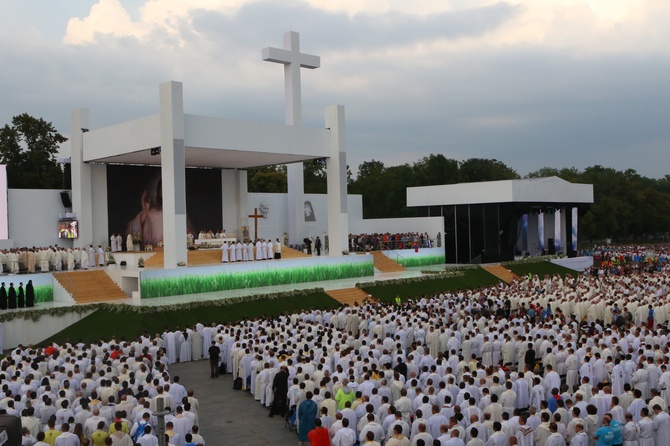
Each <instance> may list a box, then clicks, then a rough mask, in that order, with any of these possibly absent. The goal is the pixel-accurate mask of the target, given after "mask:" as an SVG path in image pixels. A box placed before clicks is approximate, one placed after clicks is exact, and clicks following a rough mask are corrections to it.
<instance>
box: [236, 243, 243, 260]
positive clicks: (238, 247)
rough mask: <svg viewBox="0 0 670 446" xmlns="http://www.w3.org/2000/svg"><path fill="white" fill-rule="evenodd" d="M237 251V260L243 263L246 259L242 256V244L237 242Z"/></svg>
mask: <svg viewBox="0 0 670 446" xmlns="http://www.w3.org/2000/svg"><path fill="white" fill-rule="evenodd" d="M235 250H236V251H237V252H236V253H235V259H236V260H237V261H238V262H241V261H242V260H243V258H244V257H243V256H242V242H237V246H236V247H235Z"/></svg>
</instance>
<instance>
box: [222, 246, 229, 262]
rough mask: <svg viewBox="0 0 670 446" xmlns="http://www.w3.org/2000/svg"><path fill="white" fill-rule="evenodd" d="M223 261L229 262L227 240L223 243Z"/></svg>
mask: <svg viewBox="0 0 670 446" xmlns="http://www.w3.org/2000/svg"><path fill="white" fill-rule="evenodd" d="M221 262H222V263H228V245H227V244H226V242H223V243H222V244H221Z"/></svg>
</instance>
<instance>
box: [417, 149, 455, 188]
mask: <svg viewBox="0 0 670 446" xmlns="http://www.w3.org/2000/svg"><path fill="white" fill-rule="evenodd" d="M413 169H414V173H415V175H416V183H417V184H416V185H417V186H433V185H440V184H454V183H457V182H458V177H459V173H458V161H456V160H453V159H447V158H445V157H444V155H433V154H431V155H428V156H426V157H424V158H422V159H421V160H420V161H418V162H416V163H414V166H413Z"/></svg>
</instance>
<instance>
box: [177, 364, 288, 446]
mask: <svg viewBox="0 0 670 446" xmlns="http://www.w3.org/2000/svg"><path fill="white" fill-rule="evenodd" d="M170 375H171V376H175V375H177V376H179V379H180V382H181V384H182V385H183V386H184V387H186V389H187V390H188V389H193V391H194V392H195V397H196V398H197V399H198V402H199V403H200V409H199V410H198V414H199V417H200V432H201V434H202V436H203V437H204V439H205V442H206V443H207V446H224V445H225V446H229V445H231V444H240V445H244V446H267V445H277V446H284V445H285V446H296V445H297V444H298V437H297V436H296V434H295V432H290V431H289V429H288V428H287V427H284V424H285V422H284V419H283V418H282V417H281V416H274V417H273V418H268V413H269V410H268V409H265V408H263V407H261V405H260V403H259V402H258V401H256V400H254V398H253V397H252V396H251V395H250V394H249V393H247V392H242V391H240V390H233V379H232V375H224V376H219V378H217V379H212V378H210V377H209V361H194V362H185V363H181V364H173V365H171V366H170Z"/></svg>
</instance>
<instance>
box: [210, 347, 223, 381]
mask: <svg viewBox="0 0 670 446" xmlns="http://www.w3.org/2000/svg"><path fill="white" fill-rule="evenodd" d="M208 352H209V370H210V378H218V377H219V358H220V357H221V349H220V348H219V347H218V346H217V345H216V341H212V346H211V347H209V350H208Z"/></svg>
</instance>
